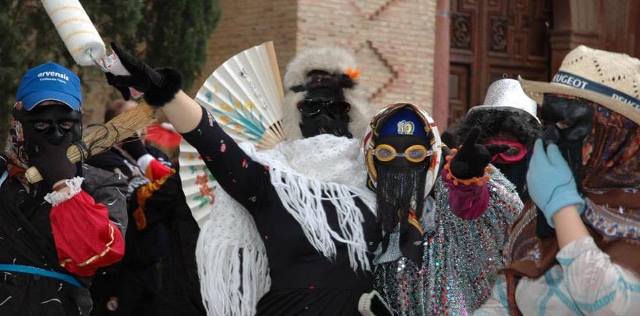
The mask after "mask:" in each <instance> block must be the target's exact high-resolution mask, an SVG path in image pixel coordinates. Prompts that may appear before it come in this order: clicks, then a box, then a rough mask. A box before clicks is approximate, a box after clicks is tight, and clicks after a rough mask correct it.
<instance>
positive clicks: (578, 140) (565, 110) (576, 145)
mask: <svg viewBox="0 0 640 316" xmlns="http://www.w3.org/2000/svg"><path fill="white" fill-rule="evenodd" d="M541 117H542V120H543V122H544V128H545V129H544V133H543V135H542V139H543V140H544V142H545V144H549V143H555V144H557V145H558V147H559V148H560V152H561V153H562V156H563V157H564V159H565V160H566V161H567V163H568V164H569V167H570V168H571V171H572V172H573V176H574V177H575V179H576V183H577V184H578V189H579V190H580V189H581V188H580V182H581V181H580V180H581V179H582V172H581V169H582V146H583V141H584V139H585V137H587V136H588V135H589V134H591V125H592V117H593V107H592V106H591V104H590V103H589V102H588V101H584V100H580V99H571V98H563V97H560V96H555V95H545V96H544V102H543V105H542V116H541Z"/></svg>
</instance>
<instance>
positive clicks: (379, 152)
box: [372, 144, 433, 162]
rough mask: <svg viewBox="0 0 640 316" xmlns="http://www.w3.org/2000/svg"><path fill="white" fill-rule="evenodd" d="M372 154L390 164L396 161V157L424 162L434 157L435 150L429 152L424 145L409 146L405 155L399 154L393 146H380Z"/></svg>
mask: <svg viewBox="0 0 640 316" xmlns="http://www.w3.org/2000/svg"><path fill="white" fill-rule="evenodd" d="M372 154H373V155H374V156H375V157H376V158H378V160H380V161H382V162H389V161H391V160H394V159H396V157H404V159H406V160H408V161H411V162H422V161H424V160H425V159H426V158H427V157H429V156H432V155H433V150H428V149H427V148H426V147H424V146H422V145H413V146H409V148H407V149H406V150H405V151H404V153H398V152H397V151H396V149H395V148H393V147H392V146H391V145H387V144H380V145H378V146H376V148H374V149H373V153H372Z"/></svg>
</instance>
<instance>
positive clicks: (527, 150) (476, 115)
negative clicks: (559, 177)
mask: <svg viewBox="0 0 640 316" xmlns="http://www.w3.org/2000/svg"><path fill="white" fill-rule="evenodd" d="M536 108H537V105H536V102H535V101H533V100H532V99H531V98H529V97H528V96H527V95H526V94H525V93H524V91H522V87H521V86H520V83H518V81H517V80H514V79H501V80H497V81H495V82H494V83H492V84H491V85H490V86H489V89H487V95H486V97H485V99H484V103H483V105H478V106H474V107H472V108H471V109H470V110H469V113H467V115H466V116H465V117H464V118H463V119H462V121H461V122H460V123H459V124H458V125H457V126H455V127H453V128H452V129H451V130H452V131H453V134H454V136H455V138H456V139H457V140H463V139H465V138H466V137H467V135H468V134H469V132H471V130H472V129H474V128H480V136H479V139H480V142H481V143H483V144H501V145H506V146H508V147H509V149H508V150H507V151H505V152H503V153H500V154H497V155H494V156H493V157H491V164H493V165H494V166H496V167H497V168H498V169H500V171H501V172H502V173H503V174H504V175H505V176H506V177H507V179H509V181H511V183H513V184H514V185H515V186H516V189H517V190H518V194H519V195H520V198H521V199H522V200H523V201H525V200H527V199H528V195H527V192H526V187H525V184H526V174H527V166H528V165H529V158H530V157H531V151H532V149H533V142H534V141H535V140H536V138H538V137H539V136H540V135H541V133H542V126H541V124H540V121H539V120H538V118H537V116H536Z"/></svg>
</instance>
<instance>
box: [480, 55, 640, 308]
mask: <svg viewBox="0 0 640 316" xmlns="http://www.w3.org/2000/svg"><path fill="white" fill-rule="evenodd" d="M639 80H640V60H639V59H637V58H633V57H630V56H628V55H625V54H619V53H613V52H607V51H602V50H597V49H592V48H588V47H586V46H579V47H576V48H575V49H573V50H572V51H571V52H569V54H567V56H566V57H565V58H564V60H563V62H562V65H561V66H560V69H559V71H558V73H557V74H556V75H555V76H554V77H553V79H552V82H550V83H549V82H535V81H527V80H524V79H520V83H521V84H522V87H523V89H524V91H525V92H526V93H527V94H528V95H529V96H531V97H532V98H534V99H535V100H536V101H537V102H538V103H539V104H541V106H542V107H541V111H540V113H541V115H540V118H541V119H542V122H543V125H544V132H543V134H542V137H541V139H538V140H536V142H535V145H534V151H533V156H532V158H531V162H530V164H529V170H528V172H527V189H528V191H529V193H530V196H531V199H532V201H533V202H534V203H535V204H536V205H537V206H538V207H539V209H540V210H541V212H539V213H538V215H537V216H536V214H530V215H531V216H528V217H525V218H524V220H522V221H520V222H518V224H516V225H515V226H514V227H513V229H512V233H511V236H510V242H509V246H508V247H507V249H506V250H505V251H506V253H507V256H508V257H509V266H510V269H509V270H508V271H507V275H506V277H507V282H506V285H505V283H504V282H503V283H502V285H501V286H500V287H498V286H497V287H496V289H495V290H494V297H493V299H492V301H493V303H492V304H488V306H486V308H483V310H484V313H483V314H485V315H498V314H503V315H506V314H510V315H515V314H518V313H522V314H525V315H529V314H533V313H539V314H554V315H585V314H598V315H601V314H602V315H605V314H606V315H610V314H611V315H613V314H615V315H631V314H634V313H635V312H636V310H637V309H638V306H640V303H639V302H640V300H639V299H638V298H639V297H640V295H639V293H638V291H637V290H635V289H637V288H638V286H640V277H639V275H640V260H639V259H638V258H639V257H638V256H637V255H632V254H637V253H640V247H639V246H638V241H639V240H640V234H639V233H638V232H640V221H639V220H638V219H639V218H640V217H638V214H639V212H640V203H639V201H640V191H638V188H640V163H639V160H638V153H639V151H640V147H639V146H638V143H639V142H640V128H639V126H640V111H639V110H638V109H639V108H640V99H639V96H638V92H637V89H636V85H637V82H638V81H639ZM540 223H544V225H546V226H547V227H548V231H549V232H550V233H548V234H544V235H543V234H541V232H540V230H539V229H537V228H539V225H540ZM550 280H553V281H552V282H550ZM499 293H502V295H500V294H499ZM505 294H506V295H505ZM500 297H506V298H507V300H506V302H505V300H503V299H500Z"/></svg>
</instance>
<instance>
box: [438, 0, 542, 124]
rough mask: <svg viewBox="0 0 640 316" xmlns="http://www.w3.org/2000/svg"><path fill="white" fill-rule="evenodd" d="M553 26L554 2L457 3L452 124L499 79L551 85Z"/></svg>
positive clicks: (451, 84)
mask: <svg viewBox="0 0 640 316" xmlns="http://www.w3.org/2000/svg"><path fill="white" fill-rule="evenodd" d="M550 24H551V6H550V0H451V34H450V35H451V59H450V72H449V125H451V124H452V123H455V122H456V121H457V120H458V119H459V118H460V117H462V116H464V114H465V113H466V112H467V110H468V109H469V108H470V107H472V106H475V105H480V104H482V102H483V100H484V96H485V92H486V90H487V88H488V87H489V85H490V84H491V83H492V82H493V81H495V80H497V79H501V78H517V76H518V75H520V76H522V77H524V78H527V79H534V80H549V75H550V74H549V69H550V61H549V59H550V58H549V51H550V50H549V29H550V27H551V25H550Z"/></svg>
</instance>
